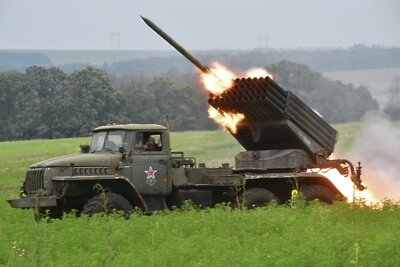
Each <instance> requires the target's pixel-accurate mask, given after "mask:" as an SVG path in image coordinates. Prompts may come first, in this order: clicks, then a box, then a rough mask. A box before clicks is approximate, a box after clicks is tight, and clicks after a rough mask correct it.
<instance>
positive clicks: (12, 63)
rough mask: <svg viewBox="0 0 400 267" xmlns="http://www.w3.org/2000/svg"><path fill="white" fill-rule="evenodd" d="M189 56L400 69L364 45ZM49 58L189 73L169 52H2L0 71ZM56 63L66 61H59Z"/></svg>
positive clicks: (113, 69) (115, 69)
mask: <svg viewBox="0 0 400 267" xmlns="http://www.w3.org/2000/svg"><path fill="white" fill-rule="evenodd" d="M193 54H195V55H196V57H198V58H199V59H200V60H201V61H202V62H204V63H205V64H207V65H209V64H210V63H211V62H213V61H220V62H222V63H223V64H225V65H227V66H230V67H232V68H234V69H237V70H241V69H248V68H250V67H254V66H265V65H271V64H276V63H278V62H280V61H283V60H286V61H294V62H298V63H301V64H306V65H308V66H310V67H311V68H312V69H314V70H317V71H336V70H360V69H379V68H400V47H383V46H366V45H363V44H357V45H354V46H352V47H350V48H337V49H325V50H322V49H312V50H305V49H297V50H283V49H253V50H217V51H197V52H196V51H194V52H193ZM85 55H86V56H85ZM52 57H53V58H54V60H55V61H56V62H58V64H60V65H58V67H60V68H61V69H62V70H63V71H65V72H68V73H71V72H73V71H75V70H79V69H82V68H85V67H87V66H88V65H96V66H98V67H100V68H102V69H104V70H107V72H109V73H113V74H116V75H123V74H132V73H136V74H138V73H140V74H153V75H154V74H162V73H165V72H167V71H170V70H174V71H176V72H177V71H180V72H187V71H190V70H192V69H193V66H192V65H191V64H190V63H188V61H187V60H186V59H184V58H183V57H182V56H181V55H179V54H178V53H177V52H170V51H165V52H159V51H158V52H157V51H154V52H151V51H147V52H138V51H96V52H93V51H89V52H87V51H86V52H85V51H51V52H46V51H42V52H30V51H0V71H1V70H3V71H4V70H11V69H12V70H24V69H25V68H26V67H28V66H31V65H42V66H44V65H45V66H54V65H55V62H51V59H52ZM60 58H65V60H61V61H60ZM71 58H72V60H71ZM113 58H114V59H113ZM68 59H69V60H68ZM121 59H125V60H121ZM60 62H62V63H60ZM101 62H103V63H101ZM110 62H113V63H110Z"/></svg>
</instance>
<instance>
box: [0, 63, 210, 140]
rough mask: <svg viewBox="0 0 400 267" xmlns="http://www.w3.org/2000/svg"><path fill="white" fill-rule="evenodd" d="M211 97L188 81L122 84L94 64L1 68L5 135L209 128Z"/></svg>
mask: <svg viewBox="0 0 400 267" xmlns="http://www.w3.org/2000/svg"><path fill="white" fill-rule="evenodd" d="M205 103H206V100H205V96H204V95H202V94H197V93H196V92H195V90H194V88H192V87H190V86H188V85H181V84H177V83H174V82H172V81H170V80H169V79H166V78H161V77H159V78H154V79H152V80H151V81H150V82H149V84H148V88H147V89H146V90H139V89H137V88H136V87H135V86H134V85H130V86H128V88H127V89H126V90H124V91H122V90H117V89H116V88H115V87H114V86H113V84H112V81H111V79H110V77H109V76H108V75H107V74H106V73H105V72H103V71H101V70H99V69H95V68H92V67H88V68H85V69H83V70H79V71H75V72H73V73H72V74H69V75H68V74H66V73H64V72H63V71H61V70H60V69H58V68H54V67H51V68H44V67H38V66H33V67H29V68H28V69H27V70H26V72H25V73H20V72H16V71H11V72H1V73H0V125H1V128H0V140H1V141H9V140H21V139H33V138H61V137H73V136H87V134H88V133H89V132H90V131H91V130H92V129H93V128H94V127H97V126H100V125H105V124H107V123H162V124H165V123H166V117H167V115H169V118H170V120H171V124H172V126H173V129H174V130H185V129H204V128H206V129H210V128H213V127H214V128H215V127H216V126H215V125H213V124H212V123H210V121H209V120H208V119H207V115H206V105H205Z"/></svg>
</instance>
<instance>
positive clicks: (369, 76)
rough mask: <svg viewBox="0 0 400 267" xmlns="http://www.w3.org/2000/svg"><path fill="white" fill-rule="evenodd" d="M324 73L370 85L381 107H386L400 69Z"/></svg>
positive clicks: (358, 83)
mask: <svg viewBox="0 0 400 267" xmlns="http://www.w3.org/2000/svg"><path fill="white" fill-rule="evenodd" d="M323 75H324V76H325V77H327V78H329V79H332V80H339V81H342V82H344V83H352V84H354V85H356V86H360V85H362V86H366V87H368V88H369V90H370V92H371V94H372V95H373V97H374V98H375V99H376V100H377V101H378V102H379V105H380V107H381V108H384V107H385V106H386V104H387V101H388V100H389V98H390V94H389V88H390V84H391V83H392V81H393V79H394V78H395V77H400V69H399V68H396V69H376V70H352V71H332V72H324V73H323Z"/></svg>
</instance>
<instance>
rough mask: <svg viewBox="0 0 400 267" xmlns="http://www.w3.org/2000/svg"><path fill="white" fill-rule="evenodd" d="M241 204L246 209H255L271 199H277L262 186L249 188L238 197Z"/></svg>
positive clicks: (266, 203)
mask: <svg viewBox="0 0 400 267" xmlns="http://www.w3.org/2000/svg"><path fill="white" fill-rule="evenodd" d="M239 200H240V201H241V202H242V203H241V206H242V207H245V208H247V209H249V210H250V209H255V208H259V207H264V206H266V205H268V204H269V203H270V202H271V201H273V200H275V201H278V198H277V197H276V196H275V194H274V193H272V192H271V191H269V190H267V189H264V188H250V189H248V190H246V191H245V192H244V193H243V194H242V195H241V196H240V197H239Z"/></svg>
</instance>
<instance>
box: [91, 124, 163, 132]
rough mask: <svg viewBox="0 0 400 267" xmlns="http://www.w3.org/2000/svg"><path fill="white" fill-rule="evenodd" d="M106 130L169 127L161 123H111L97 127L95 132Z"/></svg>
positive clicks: (161, 128) (159, 128) (160, 128)
mask: <svg viewBox="0 0 400 267" xmlns="http://www.w3.org/2000/svg"><path fill="white" fill-rule="evenodd" d="M105 130H167V127H165V126H162V125H159V124H112V125H111V124H110V125H106V126H100V127H97V128H95V129H94V130H93V132H98V131H105Z"/></svg>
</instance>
